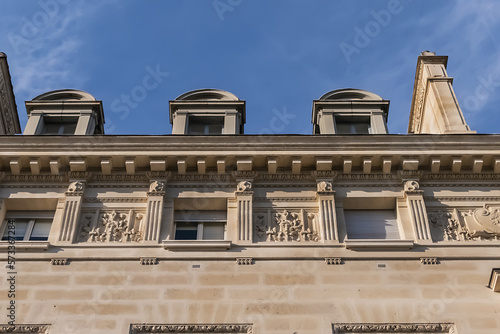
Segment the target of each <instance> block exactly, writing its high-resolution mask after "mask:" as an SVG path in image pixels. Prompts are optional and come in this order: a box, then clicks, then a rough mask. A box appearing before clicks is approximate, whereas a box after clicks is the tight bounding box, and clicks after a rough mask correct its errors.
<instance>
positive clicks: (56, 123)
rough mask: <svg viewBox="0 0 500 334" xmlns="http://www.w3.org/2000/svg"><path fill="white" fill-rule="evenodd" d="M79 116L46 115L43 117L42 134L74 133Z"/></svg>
mask: <svg viewBox="0 0 500 334" xmlns="http://www.w3.org/2000/svg"><path fill="white" fill-rule="evenodd" d="M77 123H78V118H77V117H67V116H66V117H59V116H45V117H44V118H43V128H42V130H41V132H40V134H42V135H74V134H75V130H76V125H77Z"/></svg>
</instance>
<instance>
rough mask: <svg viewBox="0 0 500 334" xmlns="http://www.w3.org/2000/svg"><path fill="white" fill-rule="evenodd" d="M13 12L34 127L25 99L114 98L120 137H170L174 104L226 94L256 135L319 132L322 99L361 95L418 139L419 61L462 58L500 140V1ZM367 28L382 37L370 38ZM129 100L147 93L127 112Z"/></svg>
mask: <svg viewBox="0 0 500 334" xmlns="http://www.w3.org/2000/svg"><path fill="white" fill-rule="evenodd" d="M1 8H2V10H1V13H0V46H1V47H0V51H3V52H5V53H6V54H7V56H8V60H9V65H10V70H11V74H12V79H13V84H14V91H15V94H16V99H17V105H18V110H19V114H20V121H21V124H22V126H23V127H24V125H25V123H26V119H27V118H26V111H25V107H24V101H26V100H30V99H32V98H33V97H35V96H37V95H39V94H41V93H44V92H47V91H50V90H55V89H63V88H74V89H81V90H84V91H87V92H89V93H91V94H92V95H94V96H95V97H96V98H97V99H98V100H102V101H103V104H104V112H105V117H106V133H108V134H169V133H170V132H171V125H170V124H169V118H168V101H169V100H173V99H175V98H176V97H177V96H179V95H181V94H182V93H184V92H187V91H189V90H193V89H199V88H219V89H224V90H227V91H230V92H232V93H234V94H236V95H237V96H238V97H239V98H240V99H242V100H246V101H247V124H246V127H245V132H246V133H249V134H258V133H300V134H310V133H312V125H311V108H312V101H313V100H314V99H318V98H319V97H320V96H321V95H323V94H324V93H326V92H328V91H331V90H334V89H339V88H360V89H365V90H369V91H372V92H374V93H376V94H379V95H380V96H382V97H383V98H384V99H387V100H390V101H391V106H390V110H389V131H390V132H391V133H406V131H407V127H408V117H409V112H410V104H411V97H412V90H413V81H414V76H415V68H416V61H417V57H418V55H419V54H420V52H421V51H423V50H431V51H435V52H437V54H438V55H448V56H449V61H448V73H449V75H450V76H452V77H454V88H455V93H456V95H457V97H458V100H459V102H460V105H461V107H462V111H463V112H464V114H465V117H466V119H467V122H468V124H469V126H470V127H471V128H472V129H473V130H477V131H478V132H480V133H498V132H500V107H499V103H500V57H499V54H500V21H499V20H500V19H499V18H500V2H498V1H496V0H477V1H468V0H463V1H428V0H420V1H416V0H414V1H411V0H399V1H398V0H370V1H368V0H363V1H362V0H357V1H356V0H351V1H347V0H344V1H333V0H286V1H285V0H282V1H278V0H189V1H188V0H185V1H180V0H179V1H176V0H169V1H163V0H108V1H104V0H103V1H97V0H94V1H89V0H40V1H18V0H2V3H1ZM370 29H371V30H370ZM359 31H363V32H365V33H366V32H367V31H368V32H369V35H366V38H365V39H364V40H359V38H360V37H359V35H360V33H359ZM356 38H358V39H356ZM350 47H352V48H350ZM354 48H355V49H354ZM346 50H347V51H346ZM151 72H153V73H156V76H155V77H156V80H155V81H148V82H147V83H146V85H147V87H148V89H145V88H144V87H145V84H144V78H145V77H146V76H147V75H148V74H150V73H151ZM134 94H135V95H134ZM126 95H129V96H132V95H134V96H135V97H134V98H130V99H129V102H128V105H127V104H126V103H125V102H124V100H123V96H126ZM284 114H286V115H287V116H286V117H285V118H283V122H282V124H281V125H280V126H274V127H272V129H271V127H270V126H269V124H270V122H269V121H270V119H271V118H272V117H274V116H276V115H284Z"/></svg>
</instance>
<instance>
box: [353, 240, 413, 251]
mask: <svg viewBox="0 0 500 334" xmlns="http://www.w3.org/2000/svg"><path fill="white" fill-rule="evenodd" d="M344 244H345V248H347V249H352V250H391V251H392V250H408V249H412V248H413V240H390V239H380V240H379V239H351V240H348V239H346V240H345V241H344Z"/></svg>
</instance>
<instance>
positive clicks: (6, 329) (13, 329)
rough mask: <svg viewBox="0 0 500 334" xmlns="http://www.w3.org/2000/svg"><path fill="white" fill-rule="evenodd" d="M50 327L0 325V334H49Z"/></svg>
mask: <svg viewBox="0 0 500 334" xmlns="http://www.w3.org/2000/svg"><path fill="white" fill-rule="evenodd" d="M49 329H50V325H0V333H19V334H26V333H33V334H34V333H37V334H47V333H48V332H49Z"/></svg>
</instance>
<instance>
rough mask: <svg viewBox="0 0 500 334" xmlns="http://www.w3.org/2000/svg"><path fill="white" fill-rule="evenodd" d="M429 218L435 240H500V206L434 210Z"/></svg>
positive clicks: (429, 214)
mask: <svg viewBox="0 0 500 334" xmlns="http://www.w3.org/2000/svg"><path fill="white" fill-rule="evenodd" d="M428 218H429V223H430V226H431V232H432V239H433V240H434V241H443V240H444V241H453V240H457V241H458V240H462V241H467V240H469V241H475V240H500V207H497V208H495V207H489V206H487V205H485V206H484V207H483V208H478V209H474V210H469V211H466V212H459V211H458V210H457V209H455V210H454V211H452V212H449V211H446V210H440V211H432V212H429V213H428Z"/></svg>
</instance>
